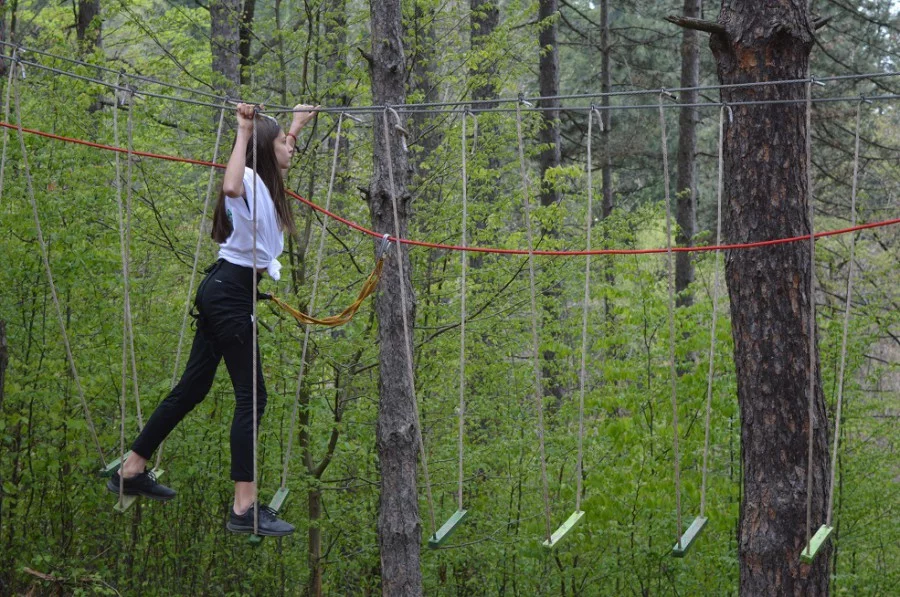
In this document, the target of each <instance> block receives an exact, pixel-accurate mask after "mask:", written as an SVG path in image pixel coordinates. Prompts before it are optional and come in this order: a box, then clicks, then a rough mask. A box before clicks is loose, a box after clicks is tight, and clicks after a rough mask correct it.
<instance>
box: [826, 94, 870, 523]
mask: <svg viewBox="0 0 900 597" xmlns="http://www.w3.org/2000/svg"><path fill="white" fill-rule="evenodd" d="M862 104H863V102H862V101H860V102H859V103H858V104H857V105H856V132H855V135H854V151H853V189H852V191H851V194H850V223H851V225H852V224H855V223H856V191H857V182H858V180H859V114H860V111H861V108H862ZM855 251H856V237H855V236H852V235H851V236H850V260H849V261H848V271H847V299H846V303H845V305H844V331H843V334H842V337H841V369H840V374H839V375H838V387H837V391H838V395H837V407H836V411H835V415H834V438H833V440H832V449H831V480H830V482H829V484H828V510H827V511H826V515H825V524H826V525H827V526H831V518H832V514H833V512H834V482H835V475H836V474H837V451H838V443H839V441H838V440H839V438H840V437H841V409H842V405H843V398H844V373H845V371H846V365H847V331H848V329H849V327H850V295H851V294H852V292H853V259H854V253H855Z"/></svg>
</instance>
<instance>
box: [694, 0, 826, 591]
mask: <svg viewBox="0 0 900 597" xmlns="http://www.w3.org/2000/svg"><path fill="white" fill-rule="evenodd" d="M719 24H721V25H722V26H723V27H724V28H725V34H724V35H723V34H713V35H712V36H711V38H710V47H711V49H712V51H713V53H714V55H715V57H716V61H717V69H718V75H719V80H720V82H721V83H722V84H724V85H728V84H735V83H747V82H757V81H773V80H783V79H803V78H806V77H807V76H808V74H809V71H808V67H809V54H810V51H811V48H812V44H813V34H812V19H811V17H810V14H809V10H808V6H807V3H806V2H805V1H801V0H781V1H775V0H766V1H764V2H760V1H759V0H730V1H723V2H722V11H721V13H720V15H719ZM804 97H805V86H804V85H802V84H800V85H798V84H794V85H772V86H766V87H745V88H731V89H723V90H722V100H723V101H725V102H729V103H734V102H741V101H746V100H801V101H800V102H799V103H794V104H765V105H742V106H734V121H733V123H730V124H729V123H728V121H727V120H726V135H725V181H726V182H725V189H724V191H725V197H726V201H727V203H726V205H725V206H724V209H725V210H726V211H725V213H724V214H723V215H724V218H723V220H724V223H725V225H724V233H725V238H726V242H729V243H741V242H750V241H755V240H763V239H772V238H782V237H791V236H798V235H806V234H809V232H810V222H809V218H808V201H810V200H811V192H810V191H811V189H809V188H808V184H807V161H806V136H805V135H806V105H805V103H803V102H802V100H803V99H804ZM810 267H811V264H810V256H809V245H808V243H805V242H804V243H793V244H789V245H781V246H778V247H771V248H765V249H756V250H749V251H731V252H729V253H728V256H727V259H726V267H725V271H726V280H727V283H728V292H729V296H730V298H731V319H732V335H733V337H734V344H735V346H734V361H735V368H736V375H737V390H738V402H739V406H740V410H741V442H742V454H741V458H742V461H743V485H744V495H743V499H742V502H741V511H740V529H739V539H738V555H739V558H740V592H741V595H754V596H756V595H798V596H799V595H827V594H828V566H829V556H830V551H831V550H830V547H828V548H826V549H825V550H824V551H825V552H826V553H820V554H819V556H818V558H817V559H816V561H815V562H814V564H812V565H807V564H803V563H802V562H801V561H800V552H801V550H802V549H803V548H804V546H805V545H806V500H807V495H808V492H809V491H811V492H812V494H811V495H812V525H813V532H815V530H816V529H817V528H818V526H819V525H820V524H821V523H822V522H824V514H825V484H826V480H827V476H828V475H827V474H828V459H827V448H826V423H827V422H826V417H825V404H824V399H823V395H822V389H821V388H822V386H821V379H820V375H819V369H818V350H817V349H816V350H815V352H816V354H815V360H814V362H815V363H816V366H815V367H814V368H813V370H810V369H811V367H810V354H809V344H808V343H809V322H810V318H812V317H814V302H813V301H814V300H815V296H814V288H811V287H810ZM811 375H812V376H815V381H816V392H815V396H814V407H815V408H814V416H813V419H812V421H810V420H809V415H808V401H809V379H810V376H811ZM810 433H812V434H813V439H814V454H815V458H814V462H813V477H814V482H813V486H812V488H808V487H807V472H808V470H809V469H808V467H807V441H808V438H809V434H810Z"/></svg>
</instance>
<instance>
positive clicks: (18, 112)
mask: <svg viewBox="0 0 900 597" xmlns="http://www.w3.org/2000/svg"><path fill="white" fill-rule="evenodd" d="M14 97H15V104H16V122H17V123H18V129H17V130H18V137H19V147H20V148H21V151H22V165H23V168H24V171H25V183H26V186H27V188H28V198H29V200H30V201H31V210H32V212H33V213H34V226H35V230H36V232H37V237H38V244H39V245H40V247H41V258H42V260H43V262H44V271H45V272H46V274H47V282H48V283H49V284H50V293H51V295H52V297H53V306H54V307H55V309H56V317H57V319H58V320H59V329H60V332H61V334H62V339H63V344H64V345H65V347H66V358H67V359H68V361H69V368H70V370H71V372H72V378H73V379H74V380H75V387H76V388H77V389H78V397H79V398H80V400H81V407H82V408H83V409H84V417H85V419H86V420H87V424H88V429H89V430H90V432H91V437H92V438H93V439H94V444H95V445H96V447H97V452H99V453H100V462H101V463H103V466H104V467H105V466H106V458H105V456H104V455H103V448H102V447H100V440H99V439H98V438H97V429H96V428H95V427H94V421H93V419H92V418H91V411H90V409H89V408H88V404H87V400H86V399H85V397H84V389H83V388H82V386H81V379H80V378H79V377H78V370H77V368H76V367H75V357H74V356H72V346H71V345H70V344H69V335H68V333H66V323H65V320H64V318H63V313H62V307H61V306H60V304H59V295H58V294H57V292H56V285H55V284H54V282H53V272H52V271H51V269H50V257H49V255H48V252H47V243H45V242H44V233H43V231H42V230H41V218H40V216H39V214H38V206H37V200H36V199H35V196H34V186H33V184H32V182H31V168H30V167H29V165H28V152H27V149H26V148H25V135H24V134H23V131H22V106H21V100H20V98H19V85H18V79H16V85H15V90H14Z"/></svg>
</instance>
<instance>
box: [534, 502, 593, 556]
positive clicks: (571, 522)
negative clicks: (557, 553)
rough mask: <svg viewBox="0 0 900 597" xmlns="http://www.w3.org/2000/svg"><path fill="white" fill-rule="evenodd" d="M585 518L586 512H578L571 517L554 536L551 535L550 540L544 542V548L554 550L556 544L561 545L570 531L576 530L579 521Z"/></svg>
mask: <svg viewBox="0 0 900 597" xmlns="http://www.w3.org/2000/svg"><path fill="white" fill-rule="evenodd" d="M583 516H584V510H576V511H575V512H573V513H572V516H570V517H569V519H568V520H566V521H565V522H564V523H562V526H560V527H559V528H558V529H556V532H554V533H553V534H552V535H550V539H549V540H546V541H544V544H543V545H544V547H546V548H547V549H553V548H554V547H556V544H557V543H559V542H560V541H561V540H562V538H563V537H565V536H566V535H567V534H568V532H569V531H571V530H572V529H573V528H575V525H576V524H578V521H579V520H581V519H582V517H583Z"/></svg>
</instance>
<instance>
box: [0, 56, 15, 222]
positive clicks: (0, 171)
mask: <svg viewBox="0 0 900 597" xmlns="http://www.w3.org/2000/svg"><path fill="white" fill-rule="evenodd" d="M17 60H18V49H14V50H13V53H12V62H11V64H10V65H9V76H8V78H7V80H6V98H5V99H4V100H3V121H4V122H9V94H10V91H11V90H12V85H13V78H14V77H15V74H16V62H17ZM8 143H9V129H8V128H4V129H3V155H2V156H0V205H2V204H3V181H4V180H6V178H5V176H4V174H5V173H6V147H7V145H8Z"/></svg>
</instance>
